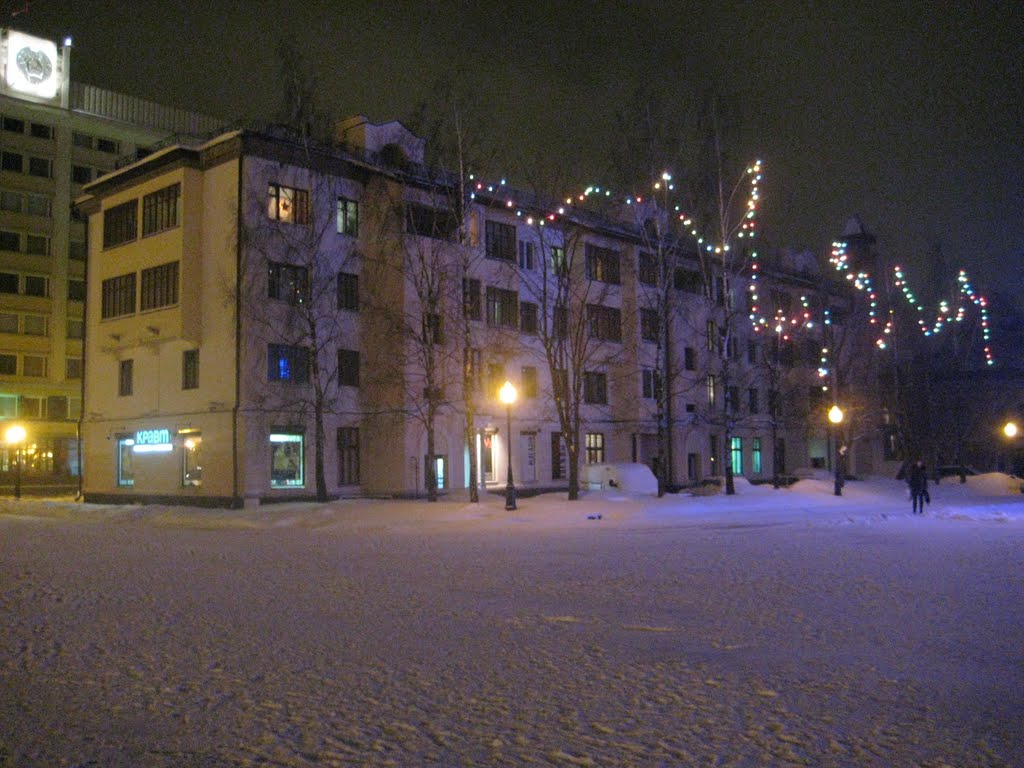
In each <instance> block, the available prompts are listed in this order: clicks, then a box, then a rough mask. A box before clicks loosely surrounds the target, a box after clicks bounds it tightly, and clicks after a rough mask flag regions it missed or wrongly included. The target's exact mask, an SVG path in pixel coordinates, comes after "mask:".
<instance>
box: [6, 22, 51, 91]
mask: <svg viewBox="0 0 1024 768" xmlns="http://www.w3.org/2000/svg"><path fill="white" fill-rule="evenodd" d="M6 43H7V53H6V57H5V59H4V64H5V66H4V81H5V82H6V84H7V87H8V88H10V89H11V90H12V91H18V92H19V93H25V94H29V95H32V96H36V97H38V98H40V99H54V98H56V96H57V90H58V87H59V80H60V76H59V74H58V72H57V44H56V43H54V42H52V41H50V40H43V39H42V38H39V37H32V36H31V35H26V34H23V33H21V32H15V31H13V30H11V31H8V33H7V40H6Z"/></svg>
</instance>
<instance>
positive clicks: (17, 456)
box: [4, 424, 25, 499]
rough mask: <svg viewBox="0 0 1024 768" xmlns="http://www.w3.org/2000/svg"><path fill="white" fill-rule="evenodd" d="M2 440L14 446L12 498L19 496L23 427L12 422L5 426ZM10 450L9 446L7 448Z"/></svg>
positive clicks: (23, 439) (23, 438)
mask: <svg viewBox="0 0 1024 768" xmlns="http://www.w3.org/2000/svg"><path fill="white" fill-rule="evenodd" d="M4 440H5V441H6V443H7V445H8V446H12V445H13V446H16V447H15V449H14V498H16V499H20V498H21V444H22V443H24V442H25V428H24V427H23V426H21V425H20V424H14V425H12V426H10V427H8V428H7V431H6V432H5V433H4ZM8 450H10V448H8Z"/></svg>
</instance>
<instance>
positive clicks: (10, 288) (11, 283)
mask: <svg viewBox="0 0 1024 768" xmlns="http://www.w3.org/2000/svg"><path fill="white" fill-rule="evenodd" d="M17 292H18V276H17V275H16V274H14V273H13V272H0V293H17Z"/></svg>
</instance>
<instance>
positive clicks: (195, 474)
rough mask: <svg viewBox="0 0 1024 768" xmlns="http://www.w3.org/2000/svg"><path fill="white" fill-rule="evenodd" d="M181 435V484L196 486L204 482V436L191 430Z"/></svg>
mask: <svg viewBox="0 0 1024 768" xmlns="http://www.w3.org/2000/svg"><path fill="white" fill-rule="evenodd" d="M181 437H182V441H181V447H182V451H181V454H182V455H181V484H182V485H185V486H191V487H193V488H196V487H199V486H200V485H202V484H203V436H202V434H200V433H198V432H189V433H186V434H184V435H182V436H181Z"/></svg>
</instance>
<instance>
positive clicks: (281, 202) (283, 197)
mask: <svg viewBox="0 0 1024 768" xmlns="http://www.w3.org/2000/svg"><path fill="white" fill-rule="evenodd" d="M267 216H269V217H270V218H271V219H273V220H274V221H283V222H287V223H288V224H308V223H309V190H305V189H293V188H292V187H285V186H282V185H280V184H271V185H269V186H268V187H267Z"/></svg>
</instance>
